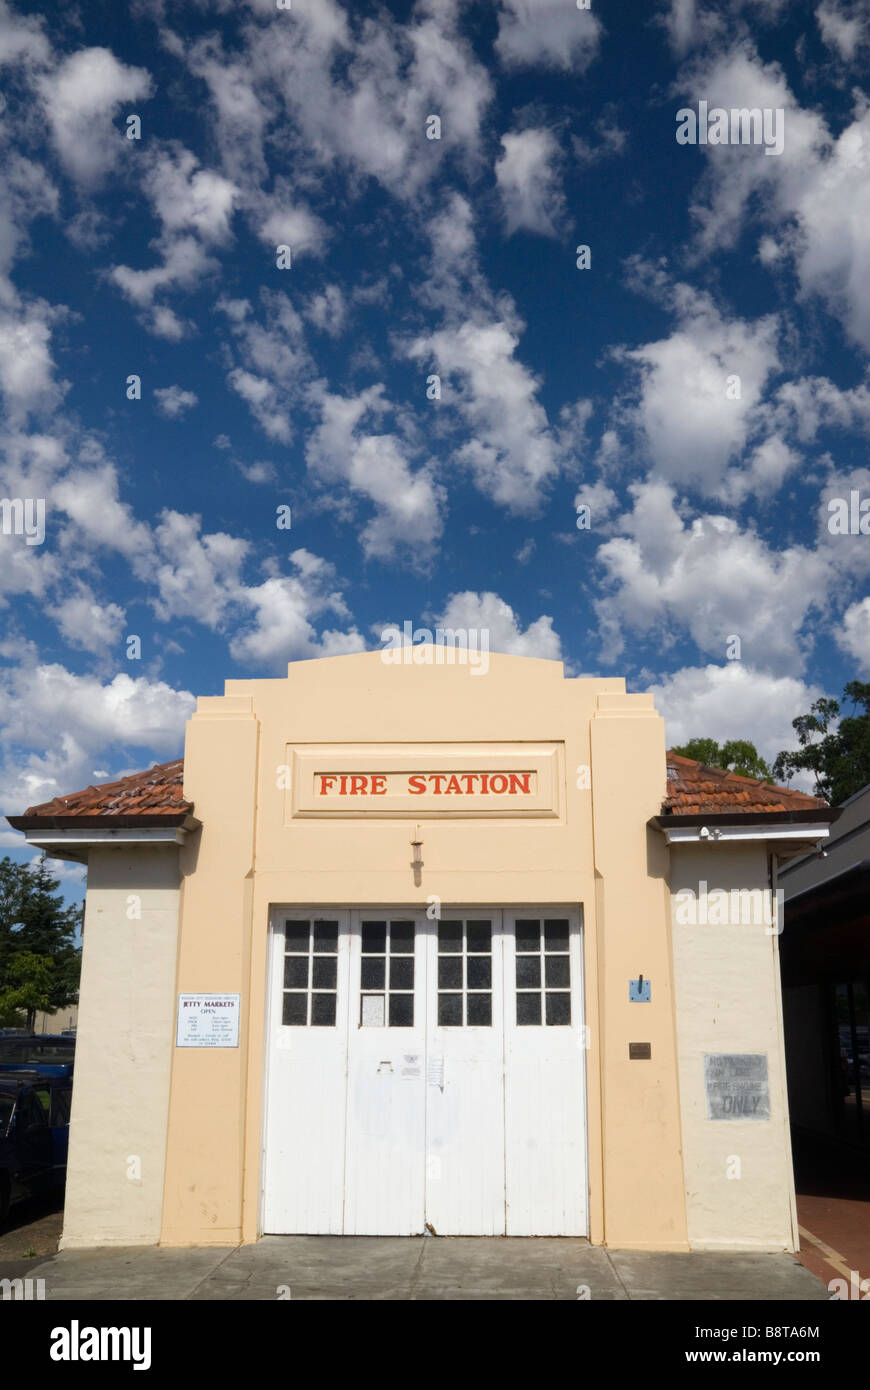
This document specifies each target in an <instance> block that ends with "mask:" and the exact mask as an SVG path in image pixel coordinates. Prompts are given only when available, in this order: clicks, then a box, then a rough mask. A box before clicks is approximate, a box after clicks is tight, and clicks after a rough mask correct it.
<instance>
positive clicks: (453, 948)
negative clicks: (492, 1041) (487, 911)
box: [438, 920, 492, 1028]
mask: <svg viewBox="0 0 870 1390" xmlns="http://www.w3.org/2000/svg"><path fill="white" fill-rule="evenodd" d="M438 1026H439V1028H462V1027H467V1028H491V1027H492V922H489V921H473V920H472V921H455V922H439V923H438Z"/></svg>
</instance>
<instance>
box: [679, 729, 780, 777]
mask: <svg viewBox="0 0 870 1390" xmlns="http://www.w3.org/2000/svg"><path fill="white" fill-rule="evenodd" d="M671 752H672V753H679V754H680V755H681V757H683V758H696V759H697V761H698V762H699V763H705V764H706V766H707V767H721V768H722V769H723V770H724V771H726V772H736V773H737V775H738V776H739V777H757V778H758V779H759V780H760V781H762V782H772V781H773V777H772V776H771V771H770V768H769V767H768V765H767V763H766V762H765V761H764V759H763V758H762V757H761V756H760V754H759V753H758V750H757V749H756V747H755V744H754V743H750V742H749V741H748V739H743V738H732V739H729V740H728V742H727V743H723V744H722V746H721V747H720V746H719V744H718V743H717V742H716V740H715V739H713V738H690V739H689V741H688V743H684V744H683V746H682V747H681V748H672V749H671Z"/></svg>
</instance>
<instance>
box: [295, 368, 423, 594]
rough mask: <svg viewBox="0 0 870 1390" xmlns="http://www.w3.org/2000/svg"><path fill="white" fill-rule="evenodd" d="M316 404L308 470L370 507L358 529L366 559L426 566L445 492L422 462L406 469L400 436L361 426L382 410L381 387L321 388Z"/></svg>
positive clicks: (307, 452) (406, 452) (384, 404)
mask: <svg viewBox="0 0 870 1390" xmlns="http://www.w3.org/2000/svg"><path fill="white" fill-rule="evenodd" d="M319 404H320V410H321V421H320V424H319V425H318V427H317V429H316V430H315V431H314V432H313V433H312V435H311V437H310V438H309V440H308V443H307V445H306V450H305V456H306V461H307V463H308V468H309V471H310V472H311V474H312V475H313V476H314V477H316V478H317V480H318V481H319V482H320V483H321V484H322V485H324V486H326V487H329V486H331V485H334V484H335V483H336V482H338V481H341V482H343V483H344V484H345V485H346V486H347V487H348V488H349V490H350V491H351V493H354V494H356V495H357V496H359V497H364V498H365V499H367V500H368V501H369V502H371V503H372V504H373V505H374V508H375V514H374V516H373V517H372V518H371V520H370V521H368V522H367V523H366V525H365V526H364V527H363V529H362V531H361V533H360V543H361V545H362V548H363V552H364V554H365V555H366V557H367V558H371V559H378V560H387V561H389V560H392V559H394V558H395V557H396V556H397V555H403V556H406V557H407V558H408V559H409V561H410V564H411V566H412V568H416V569H425V568H426V566H427V565H428V564H429V562H430V561H431V559H432V556H433V553H434V548H435V544H436V541H437V540H438V537H439V536H440V535H441V531H442V527H443V512H444V503H445V492H444V489H443V487H441V486H440V485H439V484H438V483H436V482H435V480H434V477H433V475H432V472H431V470H430V469H429V468H428V467H427V466H425V465H423V466H421V467H418V468H417V469H416V470H415V469H414V468H413V467H412V464H411V459H410V457H409V450H408V448H407V446H406V445H405V443H404V442H403V440H402V439H401V438H399V437H397V436H396V435H394V434H386V433H382V432H378V433H375V432H374V431H372V430H365V429H363V428H361V426H362V425H363V423H364V421H366V420H371V419H373V418H374V419H376V420H377V419H380V418H382V417H383V416H384V415H385V414H386V413H387V412H388V410H389V406H388V404H387V402H386V400H385V399H384V388H383V386H382V385H380V384H378V385H375V386H370V387H369V388H368V389H367V390H365V391H362V392H360V394H359V395H358V396H348V397H345V396H337V395H330V394H328V393H324V394H323V395H322V397H321V398H320V402H319Z"/></svg>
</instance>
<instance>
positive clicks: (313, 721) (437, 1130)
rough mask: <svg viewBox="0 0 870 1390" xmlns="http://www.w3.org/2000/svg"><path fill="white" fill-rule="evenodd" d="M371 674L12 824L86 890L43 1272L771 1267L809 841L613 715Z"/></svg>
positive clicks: (545, 675) (644, 729) (192, 740)
mask: <svg viewBox="0 0 870 1390" xmlns="http://www.w3.org/2000/svg"><path fill="white" fill-rule="evenodd" d="M383 655H384V654H382V653H367V654H363V655H355V656H343V657H335V658H329V659H324V660H318V661H307V662H298V663H294V664H293V665H291V666H290V668H289V672H288V675H287V677H286V678H283V679H269V680H256V679H255V680H232V681H228V682H227V684H226V692H225V694H224V695H222V696H210V697H206V698H203V699H200V701H199V704H198V708H197V711H196V713H195V715H194V716H193V718H192V719H191V721H190V723H189V725H188V729H187V737H186V743H185V751H184V759H183V764H182V761H181V760H178V761H176V762H173V763H168V764H164V765H162V766H157V767H154V768H152V769H151V770H150V771H148V772H144V773H142V774H139V775H137V776H135V777H131V778H126V779H124V780H123V781H121V782H118V783H115V784H113V785H110V786H105V787H99V788H89V789H88V790H87V791H86V792H83V793H80V794H77V795H73V796H69V797H61V798H58V799H56V800H55V801H53V802H50V803H48V804H47V805H44V806H40V807H34V808H31V809H30V810H29V811H28V812H26V813H25V815H23V816H20V817H12V818H11V821H12V823H13V824H14V825H16V826H17V827H18V828H19V829H22V830H24V831H25V833H26V835H27V838H28V840H29V841H30V842H31V843H33V844H35V845H39V846H44V847H45V848H46V849H47V850H48V851H49V852H50V853H51V854H52V855H55V856H59V857H64V856H66V857H69V858H73V859H79V860H83V861H86V862H87V865H88V891H87V905H86V919H85V931H84V955H83V972H82V983H81V994H80V1008H79V1020H78V1040H77V1058H76V1074H75V1087H74V1099H73V1120H72V1132H71V1139H70V1160H69V1174H68V1185H67V1203H66V1213H65V1223H64V1235H63V1245H64V1246H65V1247H67V1248H69V1247H75V1246H89V1245H101V1244H135V1243H156V1242H161V1243H163V1244H168V1245H188V1244H210V1243H235V1242H238V1241H254V1240H256V1239H257V1238H258V1236H259V1235H260V1234H262V1233H263V1232H275V1233H282V1232H312V1233H318V1232H324V1233H341V1232H344V1233H348V1234H353V1233H358V1234H375V1233H384V1234H413V1233H417V1232H420V1231H422V1230H423V1229H424V1226H425V1225H428V1226H429V1227H430V1229H432V1230H434V1232H436V1233H437V1234H445V1235H449V1234H468V1235H475V1234H499V1233H503V1234H508V1235H511V1234H515V1235H547V1234H555V1235H588V1237H589V1239H590V1240H591V1241H593V1242H596V1243H607V1244H609V1245H612V1246H621V1247H626V1248H636V1249H649V1250H686V1249H689V1248H693V1249H726V1248H727V1249H747V1250H783V1249H785V1250H791V1249H794V1248H795V1247H796V1243H797V1241H796V1224H795V1217H794V1198H793V1184H792V1174H791V1156H790V1146H789V1128H788V1108H787V1100H786V1086H785V1075H784V1061H783V1033H782V1009H781V1000H780V987H779V963H778V948H779V943H778V926H779V924H778V921H777V915H776V910H775V907H776V874H777V872H778V866H779V863H780V861H781V860H782V859H783V858H784V857H788V856H790V855H793V854H796V853H806V852H808V850H810V849H811V848H812V847H813V846H816V845H818V844H819V843H820V842H821V841H822V840H823V839H824V838H825V837H826V836H827V834H828V826H829V822H830V820H831V818H832V815H833V813H832V812H830V811H829V810H828V808H827V807H826V806H825V805H824V804H823V803H821V802H819V801H816V800H814V799H813V798H810V797H806V796H803V795H801V794H799V793H793V792H788V791H784V790H781V789H778V788H772V787H765V786H762V785H760V784H758V783H755V782H753V781H749V780H747V779H743V778H738V777H735V776H733V775H732V774H727V773H720V772H716V771H712V770H710V769H705V768H703V767H701V766H700V765H699V764H696V763H692V762H690V761H689V760H687V759H682V758H676V757H666V753H665V735H664V728H663V723H662V720H661V718H660V717H659V715H658V714H657V712H656V710H655V708H654V707H653V701H652V697H651V696H647V695H630V694H626V692H625V688H624V682H623V681H622V680H617V679H609V678H605V679H597V678H596V679H585V678H584V679H566V677H565V675H564V672H563V668H562V666H561V664H560V663H558V662H551V661H541V660H535V659H530V658H521V657H514V656H492V657H491V659H490V663H489V669H488V671H487V672H486V673H485V674H482V673H481V672H480V671H475V670H473V669H471V668H469V667H468V666H466V665H463V664H460V663H459V662H456V663H451V662H450V661H448V660H447V656H448V653H445V651H444V650H443V649H442V648H438V647H433V646H429V647H424V648H417V649H415V650H414V652H413V657H412V659H409V660H403V661H402V662H400V663H399V664H387V663H386V662H385V661H384V659H383ZM406 656H407V654H406Z"/></svg>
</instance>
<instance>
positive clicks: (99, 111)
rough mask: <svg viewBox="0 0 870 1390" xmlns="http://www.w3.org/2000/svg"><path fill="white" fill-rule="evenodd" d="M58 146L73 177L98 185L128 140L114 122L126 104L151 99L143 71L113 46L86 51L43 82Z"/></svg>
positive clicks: (55, 141)
mask: <svg viewBox="0 0 870 1390" xmlns="http://www.w3.org/2000/svg"><path fill="white" fill-rule="evenodd" d="M39 86H40V91H41V94H42V101H43V106H44V108H45V112H46V115H47V117H48V121H49V125H50V127H51V132H52V136H53V139H54V143H55V147H56V149H57V152H58V154H59V155H60V158H61V160H62V162H63V163H64V164H65V165H66V167H67V169H68V170H69V172H70V173H71V174H72V175H73V177H74V178H76V179H78V180H79V182H81V183H82V184H85V185H88V186H90V185H93V184H95V183H98V182H99V181H100V179H101V178H102V177H103V176H104V175H105V174H106V173H108V171H109V169H111V168H112V166H113V165H114V164H115V163H116V162H117V160H118V158H119V157H120V154H121V151H122V150H123V149H124V147H125V146H126V147H127V148H128V149H129V142H128V141H127V140H126V138H125V136H124V135H123V133H122V132H121V131H120V130H118V129H116V128H115V126H114V125H113V124H112V118H113V117H114V116H115V114H116V112H117V111H118V109H119V107H120V106H121V104H122V102H131V101H132V102H135V101H143V100H145V99H146V98H147V97H149V96H150V95H151V90H152V85H151V78H150V77H149V75H148V73H147V72H146V71H145V70H144V68H134V67H127V66H126V65H125V64H124V63H121V62H119V61H118V59H117V58H116V57H115V56H114V54H113V53H111V52H110V51H109V49H108V48H84V49H80V50H79V51H78V52H77V53H73V54H71V55H70V56H69V57H68V58H65V59H64V60H63V62H62V63H61V64H60V66H59V67H58V68H57V70H56V71H54V72H52V73H51V74H50V75H46V76H44V77H42V78H41V79H40V82H39Z"/></svg>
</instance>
